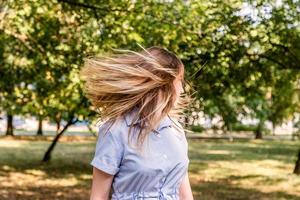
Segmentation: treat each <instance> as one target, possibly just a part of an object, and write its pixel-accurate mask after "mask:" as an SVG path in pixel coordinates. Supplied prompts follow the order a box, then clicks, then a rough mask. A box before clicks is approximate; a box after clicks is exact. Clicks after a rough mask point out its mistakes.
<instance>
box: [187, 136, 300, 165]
mask: <svg viewBox="0 0 300 200" xmlns="http://www.w3.org/2000/svg"><path fill="white" fill-rule="evenodd" d="M200 146H201V149H199V147H200ZM299 147H300V143H299V142H287V141H285V142H279V141H271V142H270V141H259V142H257V141H246V142H241V141H234V142H228V141H200V140H198V141H193V142H192V143H191V145H190V148H189V156H190V157H191V158H192V159H193V160H201V161H232V160H239V161H256V160H257V161H261V160H265V159H271V160H277V161H281V162H285V163H294V162H295V160H296V155H297V151H298V148H299ZM210 151H220V152H219V153H212V152H210Z"/></svg>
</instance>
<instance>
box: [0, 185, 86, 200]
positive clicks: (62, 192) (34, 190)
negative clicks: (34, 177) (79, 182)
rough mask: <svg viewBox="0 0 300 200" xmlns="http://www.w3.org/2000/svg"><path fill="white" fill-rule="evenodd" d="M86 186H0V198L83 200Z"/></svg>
mask: <svg viewBox="0 0 300 200" xmlns="http://www.w3.org/2000/svg"><path fill="white" fill-rule="evenodd" d="M33 184H34V183H33ZM89 192H90V190H88V189H87V188H83V187H79V186H63V187H57V186H52V187H49V186H42V187H34V186H25V187H20V186H16V187H13V188H12V187H1V189H0V199H1V200H32V199H34V200H45V199H51V200H59V199H64V200H83V199H88V198H89Z"/></svg>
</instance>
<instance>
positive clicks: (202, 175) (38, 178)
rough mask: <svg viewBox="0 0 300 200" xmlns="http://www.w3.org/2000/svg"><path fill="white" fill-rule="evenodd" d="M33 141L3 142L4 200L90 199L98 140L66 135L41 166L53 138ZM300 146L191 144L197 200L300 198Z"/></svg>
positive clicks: (0, 183) (0, 176)
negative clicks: (296, 170) (299, 161)
mask: <svg viewBox="0 0 300 200" xmlns="http://www.w3.org/2000/svg"><path fill="white" fill-rule="evenodd" d="M25 138H26V139H25ZM84 138H88V137H84ZM34 139H35V138H34V137H32V138H30V137H18V138H17V139H13V138H7V137H2V138H1V139H0V199H1V200H2V199H3V200H14V199H21V200H27V199H28V200H29V199H31V200H39V199H43V200H44V199H46V200H47V199H51V200H52V199H70V200H71V199H72V200H77V199H78V200H83V199H88V198H89V192H90V187H91V178H92V168H91V166H90V165H89V162H90V161H91V159H92V156H93V153H94V152H93V151H94V146H95V140H94V139H93V138H92V139H91V138H89V139H83V137H66V136H65V137H63V138H62V139H63V140H62V141H61V142H60V143H59V144H58V145H57V146H56V148H55V151H54V152H53V155H52V160H51V162H49V163H42V162H40V160H41V158H42V156H43V153H44V152H45V151H46V149H47V147H48V145H49V144H50V140H49V138H47V139H45V138H43V137H38V140H34ZM299 146H300V145H299V142H296V141H294V142H293V141H255V140H252V141H233V142H228V141H225V140H218V141H211V140H210V141H208V140H193V141H192V140H189V157H190V165H189V176H190V181H191V184H192V189H193V194H194V197H195V200H198V199H199V200H211V199H221V200H223V199H224V200H227V199H228V200H229V199H243V200H244V199H256V200H260V199H262V200H267V199H270V200H271V199H272V200H273V199H280V200H281V199H289V200H290V199H292V200H293V199H295V200H296V199H300V176H296V175H294V174H292V171H293V167H294V163H295V159H296V153H297V149H298V148H299Z"/></svg>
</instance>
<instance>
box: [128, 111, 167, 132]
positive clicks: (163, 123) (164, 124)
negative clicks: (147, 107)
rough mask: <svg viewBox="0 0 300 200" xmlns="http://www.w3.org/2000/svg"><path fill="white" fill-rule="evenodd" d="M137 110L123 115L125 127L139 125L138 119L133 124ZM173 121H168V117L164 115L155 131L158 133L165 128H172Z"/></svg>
mask: <svg viewBox="0 0 300 200" xmlns="http://www.w3.org/2000/svg"><path fill="white" fill-rule="evenodd" d="M137 111H138V110H137V108H134V109H133V110H131V111H129V112H128V113H126V114H125V117H124V118H125V121H126V124H127V126H130V125H131V124H139V122H140V119H138V120H137V121H136V122H133V119H134V118H135V115H136V114H137ZM172 125H173V121H172V120H171V119H170V117H169V115H166V116H165V117H164V118H163V119H162V120H161V122H160V123H159V125H158V127H157V128H155V130H156V131H157V132H158V131H160V130H162V129H163V128H165V127H168V126H172Z"/></svg>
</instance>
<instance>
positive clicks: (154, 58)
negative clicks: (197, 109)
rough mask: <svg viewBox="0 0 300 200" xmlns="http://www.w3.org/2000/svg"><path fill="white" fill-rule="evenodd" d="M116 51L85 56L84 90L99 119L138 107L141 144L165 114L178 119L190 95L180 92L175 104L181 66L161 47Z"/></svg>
mask: <svg viewBox="0 0 300 200" xmlns="http://www.w3.org/2000/svg"><path fill="white" fill-rule="evenodd" d="M142 48H143V47H142ZM115 51H118V52H119V53H115V54H113V55H109V56H105V55H102V56H98V57H90V58H87V59H85V64H84V67H83V69H82V71H81V75H82V78H83V80H84V81H85V83H84V90H85V93H86V95H87V97H88V98H89V99H90V101H91V102H92V104H93V106H94V107H95V108H96V109H97V110H98V112H99V113H100V115H101V118H102V119H110V120H112V121H115V120H116V119H117V118H119V117H120V116H123V115H124V114H125V113H127V112H129V111H131V110H132V109H133V108H136V107H137V108H138V115H137V117H136V118H135V119H133V120H134V121H136V120H140V129H139V130H140V132H139V134H138V143H139V145H142V144H143V142H144V140H145V137H146V136H147V134H149V133H150V132H151V131H152V130H153V129H154V128H156V126H158V124H159V122H160V121H161V120H162V119H163V118H164V117H165V116H167V115H169V116H171V117H175V118H176V119H178V118H179V117H180V116H182V115H184V113H183V110H184V108H185V107H186V106H187V105H188V103H189V101H190V98H189V97H188V96H187V95H186V94H185V93H184V94H183V95H180V96H179V98H178V101H177V102H178V103H177V104H176V106H175V105H174V99H175V98H176V97H175V95H176V91H175V86H174V84H173V81H174V80H175V79H176V77H177V76H178V74H179V73H180V70H184V65H183V63H182V61H181V60H180V59H179V58H178V57H177V56H176V55H175V54H174V53H172V52H170V51H168V50H167V49H166V48H163V47H158V46H153V47H150V48H147V49H145V48H143V50H142V51H140V52H136V51H132V50H121V49H117V50H116V49H115ZM132 128H133V125H131V126H130V128H129V133H128V138H129V136H130V133H131V131H132Z"/></svg>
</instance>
